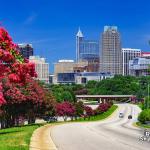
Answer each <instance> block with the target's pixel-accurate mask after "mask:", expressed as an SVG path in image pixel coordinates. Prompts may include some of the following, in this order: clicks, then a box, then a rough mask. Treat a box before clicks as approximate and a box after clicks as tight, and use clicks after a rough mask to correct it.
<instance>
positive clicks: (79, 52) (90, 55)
mask: <svg viewBox="0 0 150 150" xmlns="http://www.w3.org/2000/svg"><path fill="white" fill-rule="evenodd" d="M76 61H77V62H82V61H87V62H88V64H89V66H91V71H92V72H98V71H99V42H98V41H94V40H85V39H84V36H83V34H82V32H81V30H80V29H79V31H78V33H77V35H76Z"/></svg>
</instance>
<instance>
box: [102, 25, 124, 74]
mask: <svg viewBox="0 0 150 150" xmlns="http://www.w3.org/2000/svg"><path fill="white" fill-rule="evenodd" d="M100 72H110V73H111V74H113V75H116V74H122V51H121V38H120V33H119V32H118V29H117V27H116V26H105V27H104V32H103V34H102V48H101V51H100Z"/></svg>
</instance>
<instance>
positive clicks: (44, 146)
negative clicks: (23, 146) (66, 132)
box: [29, 125, 57, 150]
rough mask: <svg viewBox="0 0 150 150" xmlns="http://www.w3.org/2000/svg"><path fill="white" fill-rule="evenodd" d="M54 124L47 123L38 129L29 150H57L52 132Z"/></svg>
mask: <svg viewBox="0 0 150 150" xmlns="http://www.w3.org/2000/svg"><path fill="white" fill-rule="evenodd" d="M51 129H52V125H45V126H42V127H40V128H38V129H36V130H35V131H34V133H33V135H32V137H31V141H30V148H29V150H57V148H56V146H55V144H54V143H53V141H52V139H51V136H50V133H51Z"/></svg>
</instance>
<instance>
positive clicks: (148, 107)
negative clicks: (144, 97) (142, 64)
mask: <svg viewBox="0 0 150 150" xmlns="http://www.w3.org/2000/svg"><path fill="white" fill-rule="evenodd" d="M149 101H150V99H149V82H148V101H147V109H148V108H149Z"/></svg>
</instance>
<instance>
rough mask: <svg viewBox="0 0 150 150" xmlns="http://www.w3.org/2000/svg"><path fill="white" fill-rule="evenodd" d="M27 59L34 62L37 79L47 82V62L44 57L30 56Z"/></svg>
mask: <svg viewBox="0 0 150 150" xmlns="http://www.w3.org/2000/svg"><path fill="white" fill-rule="evenodd" d="M29 61H30V62H33V63H34V64H35V70H36V73H37V79H39V80H40V81H43V82H45V83H49V63H46V60H45V58H40V57H39V56H30V57H29Z"/></svg>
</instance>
